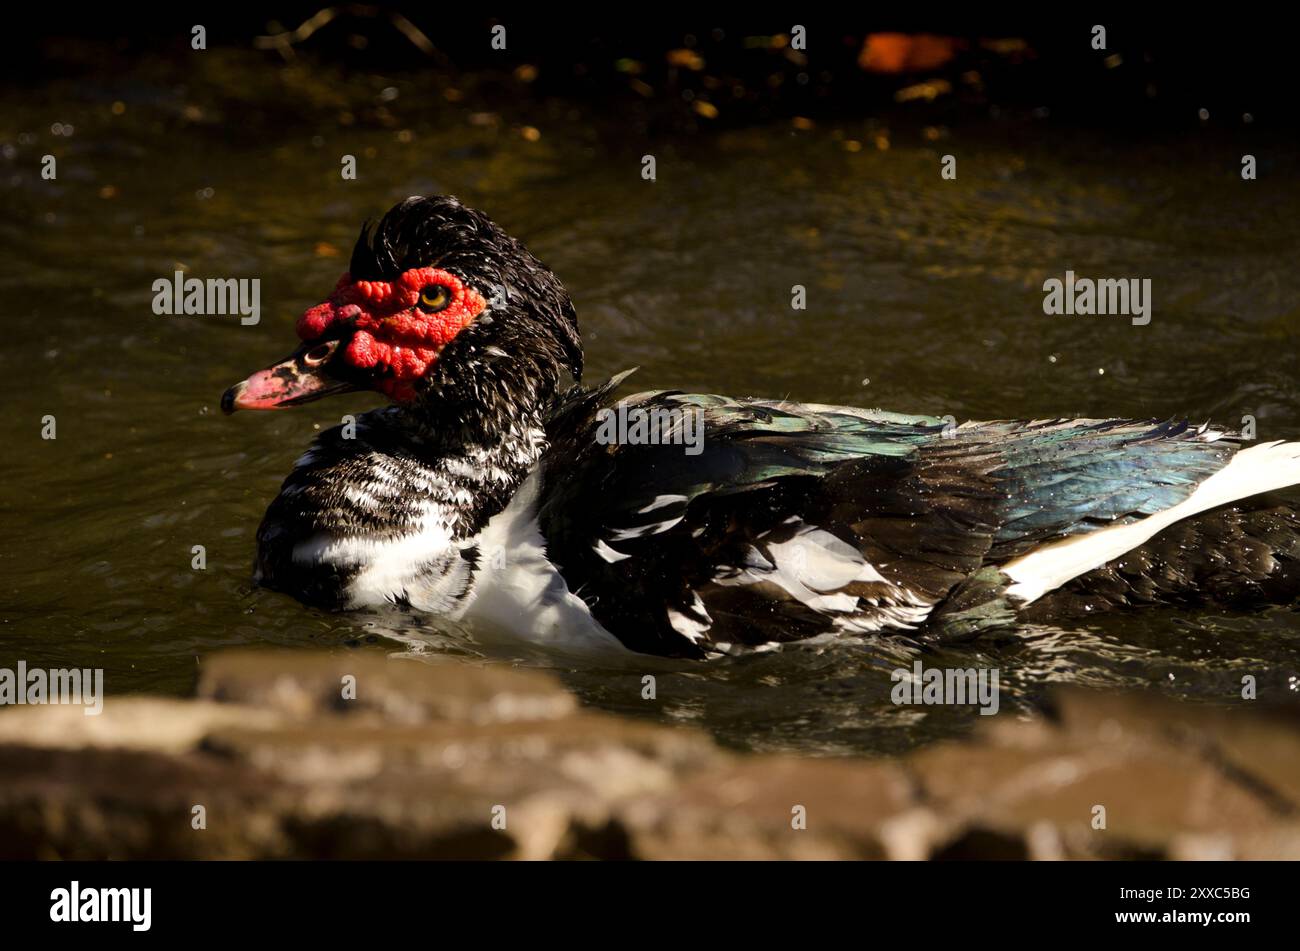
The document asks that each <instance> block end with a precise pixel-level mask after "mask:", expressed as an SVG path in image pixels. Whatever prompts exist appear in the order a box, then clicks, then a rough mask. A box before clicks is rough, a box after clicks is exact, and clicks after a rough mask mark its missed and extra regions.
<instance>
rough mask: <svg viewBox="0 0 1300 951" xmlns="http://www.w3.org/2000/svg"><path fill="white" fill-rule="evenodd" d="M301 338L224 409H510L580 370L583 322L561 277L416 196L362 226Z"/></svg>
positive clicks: (467, 215) (465, 211)
mask: <svg viewBox="0 0 1300 951" xmlns="http://www.w3.org/2000/svg"><path fill="white" fill-rule="evenodd" d="M297 331H298V336H299V337H300V338H301V339H302V341H303V343H302V345H301V346H300V347H299V348H298V349H297V350H295V351H294V352H293V353H292V354H291V355H290V356H288V357H286V358H285V359H284V360H281V361H280V362H278V363H275V364H273V365H272V366H269V367H267V368H266V369H265V370H259V371H258V372H256V373H254V374H253V375H252V376H250V377H249V378H248V379H246V380H244V381H243V382H242V383H237V384H235V385H234V386H232V387H231V388H230V389H228V390H227V391H226V392H225V395H224V396H222V398H221V408H222V409H223V410H224V411H225V412H227V413H233V412H234V411H235V410H237V409H283V408H286V407H290V406H298V405H300V404H302V403H308V402H311V401H312V400H316V399H320V398H321V397H323V396H328V395H330V394H333V393H341V392H347V391H350V390H376V391H378V392H380V393H384V394H386V395H387V396H388V397H389V398H391V399H392V400H394V401H397V402H400V403H414V404H418V403H419V402H420V401H421V400H442V401H444V402H450V403H452V404H457V403H460V404H465V403H472V402H476V401H477V402H480V403H481V402H484V401H491V402H493V403H497V404H501V405H502V406H503V407H508V404H509V403H510V402H511V401H512V400H513V401H516V402H519V403H521V404H528V403H531V402H536V401H538V400H541V399H544V398H546V397H548V396H549V395H550V393H551V392H553V391H554V388H555V386H556V383H557V382H558V380H559V378H560V376H561V374H562V372H563V371H565V370H567V371H568V372H569V373H571V374H572V375H573V376H574V377H575V378H577V377H579V376H581V373H582V343H581V340H580V338H579V336H578V320H577V315H576V313H575V312H574V309H573V303H572V302H571V301H570V300H569V295H568V293H567V292H566V291H565V290H564V286H563V285H562V284H561V283H560V281H559V279H558V278H556V276H555V275H554V274H552V273H551V271H550V269H549V268H547V267H546V266H545V265H543V264H542V263H541V262H540V261H538V260H537V258H535V257H533V255H532V254H531V253H530V252H529V251H528V249H527V248H525V247H524V246H523V245H522V244H520V243H519V242H518V241H516V240H515V239H514V238H512V237H510V236H509V235H508V234H506V233H505V232H504V231H502V230H501V229H500V228H499V227H498V226H497V225H496V224H495V223H494V222H493V221H492V220H491V219H490V218H488V217H487V216H486V215H484V214H482V213H481V212H478V211H475V210H474V209H472V208H467V207H466V206H464V205H462V204H461V203H460V202H459V201H457V200H456V199H455V198H452V197H450V196H439V197H432V198H418V197H417V198H408V199H406V201H403V202H401V203H400V204H398V205H396V206H394V207H393V208H392V209H391V210H390V211H389V212H388V213H387V214H386V215H384V216H383V218H381V219H380V220H379V222H378V223H377V224H374V225H373V226H370V225H367V226H365V227H363V228H362V229H361V236H360V237H359V238H358V239H357V244H356V248H355V249H354V250H353V252H352V262H351V265H350V267H349V269H348V271H347V273H345V274H344V275H343V276H342V277H340V278H339V281H338V283H337V284H336V285H335V287H334V290H333V292H332V293H331V294H330V295H329V297H328V298H327V299H326V300H325V301H324V303H321V304H317V305H316V306H315V307H311V308H309V309H308V310H307V311H306V312H305V313H304V314H303V315H302V316H301V317H299V318H298V324H297ZM520 408H522V407H520Z"/></svg>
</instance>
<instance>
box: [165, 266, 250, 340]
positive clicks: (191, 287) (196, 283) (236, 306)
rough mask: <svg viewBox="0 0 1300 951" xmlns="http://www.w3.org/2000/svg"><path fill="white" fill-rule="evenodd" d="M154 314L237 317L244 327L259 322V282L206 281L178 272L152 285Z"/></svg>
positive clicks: (217, 279) (216, 278)
mask: <svg viewBox="0 0 1300 951" xmlns="http://www.w3.org/2000/svg"><path fill="white" fill-rule="evenodd" d="M153 294H154V297H153V312H154V313H155V314H158V315H159V316H160V317H161V316H167V315H182V314H184V315H187V316H195V317H199V316H202V317H218V316H219V317H225V316H228V315H234V314H238V315H239V322H240V323H241V324H243V325H244V326H245V327H248V326H251V325H253V324H256V323H257V322H258V321H259V320H261V319H262V281H261V278H256V277H253V278H248V277H239V278H235V277H227V278H218V277H210V278H208V279H207V280H206V281H205V280H202V279H200V278H197V277H189V278H187V277H186V276H185V272H184V271H177V272H176V273H175V274H174V275H173V276H172V278H171V279H170V280H169V279H168V278H165V277H160V278H158V280H156V281H154V282H153Z"/></svg>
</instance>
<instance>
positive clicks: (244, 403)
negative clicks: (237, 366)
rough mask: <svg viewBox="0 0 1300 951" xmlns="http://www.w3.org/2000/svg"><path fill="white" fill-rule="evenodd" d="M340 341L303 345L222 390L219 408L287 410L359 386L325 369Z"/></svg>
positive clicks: (229, 409)
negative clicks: (332, 374)
mask: <svg viewBox="0 0 1300 951" xmlns="http://www.w3.org/2000/svg"><path fill="white" fill-rule="evenodd" d="M342 343H343V341H340V340H326V341H323V342H317V343H306V344H303V345H302V346H301V347H299V348H298V349H297V350H295V351H294V352H293V354H292V355H290V356H288V357H286V358H285V359H284V360H281V361H280V362H279V363H277V364H275V365H274V366H269V367H267V368H266V369H265V370H258V371H257V372H256V373H254V374H253V375H252V376H250V377H249V378H248V379H247V380H245V381H244V382H242V383H236V384H235V385H234V386H232V387H231V388H230V389H228V390H226V392H225V393H224V394H223V395H222V397H221V411H222V412H223V413H226V414H230V413H233V412H234V411H235V410H237V409H287V408H288V407H290V406H300V405H302V404H303V403H310V402H311V401H312V400H318V399H320V398H321V397H323V396H330V395H331V394H334V393H347V392H350V391H352V390H356V389H360V387H358V386H357V385H356V384H353V383H348V382H346V381H344V380H339V379H336V378H335V377H333V376H331V375H330V374H329V372H328V371H327V370H326V366H327V364H328V363H329V362H330V360H331V358H332V357H333V356H334V353H335V351H337V350H338V348H339V346H340V345H341V344H342Z"/></svg>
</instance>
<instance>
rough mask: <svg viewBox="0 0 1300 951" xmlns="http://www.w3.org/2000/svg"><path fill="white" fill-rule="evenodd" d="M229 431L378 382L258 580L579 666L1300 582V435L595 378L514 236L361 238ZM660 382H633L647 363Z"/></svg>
mask: <svg viewBox="0 0 1300 951" xmlns="http://www.w3.org/2000/svg"><path fill="white" fill-rule="evenodd" d="M296 329H297V336H298V338H299V341H300V344H299V346H298V347H297V349H296V350H294V352H293V353H292V354H291V355H289V356H288V357H287V358H285V359H283V360H280V361H278V362H276V363H274V364H272V365H271V366H269V367H267V368H266V369H263V370H259V371H258V372H256V373H253V374H252V375H251V376H249V377H248V378H247V379H245V380H243V381H242V382H240V383H237V384H235V385H234V386H232V387H230V388H229V389H228V390H227V391H226V392H225V394H224V395H223V397H222V402H221V405H222V409H223V411H224V412H225V413H226V414H231V413H234V412H235V411H237V410H280V409H286V408H290V407H296V406H301V405H304V404H306V403H309V402H312V401H315V400H319V399H323V398H326V397H331V396H335V395H339V394H344V393H349V392H355V391H371V392H375V393H379V394H382V395H383V396H384V397H387V402H386V405H384V406H382V407H381V408H378V409H374V410H371V411H369V412H365V413H361V414H359V415H355V416H352V415H350V416H345V417H344V421H343V423H341V424H340V425H338V426H335V427H333V428H331V429H328V430H325V431H323V432H321V434H320V435H319V436H317V437H316V439H315V441H314V442H312V443H311V445H310V447H309V448H308V449H307V451H306V452H305V453H304V454H303V455H302V456H301V458H299V459H298V461H297V463H296V464H295V465H294V467H293V469H292V471H291V472H290V473H289V475H288V477H287V478H286V479H285V480H284V483H283V485H282V486H281V488H280V492H279V494H278V495H277V496H276V497H275V499H274V500H273V501H272V502H271V504H270V506H269V508H268V509H267V511H266V515H265V517H264V518H263V520H262V523H261V525H260V527H259V528H258V531H257V538H256V542H257V552H256V559H255V565H254V580H255V582H256V583H257V584H258V585H260V586H262V587H265V588H269V589H272V590H274V591H278V592H281V593H283V594H287V595H291V596H293V597H295V598H297V599H298V600H299V601H301V602H303V603H304V604H307V605H311V606H316V607H320V608H325V609H328V610H340V611H341V610H360V609H365V610H396V611H399V612H410V613H414V614H419V615H421V616H425V615H432V616H435V617H437V618H440V619H445V620H447V621H448V622H451V623H455V624H463V625H467V626H469V627H471V628H473V627H475V626H483V627H485V628H490V629H492V630H495V631H498V632H505V633H506V634H507V635H508V636H510V637H512V638H517V639H519V641H520V642H522V643H526V644H529V645H533V646H538V647H542V648H554V649H556V650H561V651H577V652H586V651H592V652H602V651H604V652H618V653H623V654H626V653H627V652H632V653H633V654H639V655H655V656H657V657H663V658H682V659H694V660H706V659H710V658H716V657H721V656H735V655H744V654H750V653H756V652H763V651H772V650H780V649H783V648H788V647H793V646H797V645H828V644H831V643H836V642H841V641H843V642H853V641H855V640H856V641H858V642H862V641H863V640H865V639H870V638H873V637H876V638H879V637H900V638H906V639H909V640H910V641H911V642H913V643H920V644H925V643H947V642H963V641H968V640H972V639H975V638H979V637H986V636H991V635H994V634H996V632H1004V633H1005V632H1007V631H1009V630H1014V628H1015V626H1016V625H1017V624H1022V623H1029V622H1034V621H1037V620H1041V619H1044V618H1049V617H1055V616H1059V615H1066V614H1068V615H1071V616H1088V615H1093V614H1096V613H1100V612H1104V611H1112V610H1121V609H1131V608H1137V607H1155V606H1158V605H1192V604H1202V603H1215V604H1224V605H1231V606H1243V607H1253V606H1258V605H1263V604H1282V603H1289V602H1290V601H1292V600H1293V599H1294V598H1295V597H1296V595H1297V594H1298V593H1300V518H1298V517H1297V513H1296V511H1295V509H1294V507H1293V506H1292V505H1291V504H1289V503H1287V502H1286V501H1285V500H1281V499H1279V498H1277V497H1275V496H1274V495H1273V493H1276V492H1278V491H1279V490H1282V489H1285V488H1286V487H1288V486H1292V485H1294V484H1296V483H1297V482H1300V443H1297V442H1285V441H1275V442H1262V443H1257V444H1252V441H1251V440H1248V439H1245V438H1243V436H1242V435H1240V434H1238V433H1236V432H1233V431H1231V430H1229V429H1227V428H1222V427H1216V426H1213V425H1211V424H1209V423H1200V424H1195V423H1191V422H1189V421H1187V420H1186V419H1169V420H1162V419H1110V418H1097V419H1076V418H1066V417H1062V418H1052V419H1020V420H1016V419H1006V420H993V421H967V422H962V423H960V424H958V423H956V421H955V419H954V418H953V417H951V416H946V417H945V416H932V415H909V414H904V413H895V412H886V411H883V410H877V409H859V408H854V407H846V406H834V405H824V404H816V403H796V402H790V401H788V400H772V399H761V398H730V397H726V396H720V395H711V394H699V393H688V392H682V391H677V390H655V391H648V392H640V393H635V394H632V395H628V396H625V397H621V398H620V397H619V396H618V395H617V394H618V392H619V391H620V390H621V389H622V387H623V384H624V382H625V380H626V378H627V373H622V374H619V375H617V376H615V377H613V378H612V379H609V380H606V381H603V382H601V383H599V384H596V385H587V384H585V383H584V382H583V380H582V373H583V345H582V338H581V336H580V334H579V329H578V319H577V312H576V308H575V305H574V302H573V301H572V300H571V298H570V296H569V294H568V293H567V291H566V290H565V287H564V285H563V284H562V283H561V282H560V280H559V278H558V277H557V276H556V275H555V274H554V273H553V272H552V271H551V269H550V268H548V267H546V266H545V265H544V264H543V263H542V262H541V261H540V260H538V258H537V257H535V256H534V255H533V254H532V253H531V252H530V251H529V250H528V249H527V248H526V247H525V246H524V245H523V244H522V243H521V242H520V241H518V240H517V239H515V238H514V237H512V236H510V235H509V234H507V233H506V232H505V231H504V230H503V229H502V228H501V227H499V226H498V225H497V224H496V223H495V222H494V221H493V220H492V219H490V218H489V217H488V216H487V215H485V214H483V213H482V212H480V211H477V210H475V209H473V208H470V207H469V206H467V205H465V204H463V203H462V202H460V201H459V200H458V199H456V198H454V197H451V196H415V197H411V198H408V199H406V200H404V201H402V202H400V203H398V204H397V205H395V206H394V207H393V208H392V209H390V210H389V211H388V212H387V213H385V214H384V215H383V216H382V217H380V218H379V219H378V220H377V221H372V222H367V223H366V224H365V225H363V226H362V229H361V234H360V235H359V237H358V239H357V242H356V245H355V247H354V249H353V251H352V255H351V260H350V262H349V268H348V270H347V272H345V273H344V274H343V275H342V276H341V277H340V278H339V279H338V282H337V283H336V285H335V286H334V289H333V291H332V292H331V293H330V294H329V295H328V297H327V298H326V299H325V300H324V301H323V302H322V303H319V304H316V305H314V306H311V307H309V308H308V309H307V310H306V311H305V312H303V313H302V315H301V317H299V318H298V320H297V327H296ZM629 372H630V371H629Z"/></svg>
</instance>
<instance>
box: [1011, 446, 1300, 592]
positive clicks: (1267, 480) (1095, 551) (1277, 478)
mask: <svg viewBox="0 0 1300 951" xmlns="http://www.w3.org/2000/svg"><path fill="white" fill-rule="evenodd" d="M1297 483H1300V443H1294V442H1270V443H1261V444H1260V445H1258V446H1251V447H1250V448H1249V449H1242V450H1240V451H1239V452H1237V453H1236V455H1234V456H1233V457H1232V458H1231V459H1230V460H1229V461H1228V464H1227V465H1226V466H1224V467H1223V468H1222V469H1220V470H1219V471H1218V472H1216V473H1214V475H1212V476H1210V477H1209V478H1208V479H1206V480H1205V481H1204V482H1202V483H1201V484H1200V485H1198V486H1197V487H1196V491H1194V492H1193V493H1192V494H1191V495H1189V496H1188V497H1187V498H1185V499H1183V501H1181V502H1179V503H1178V504H1177V505H1175V506H1173V507H1171V508H1167V509H1165V510H1164V511H1163V512H1156V513H1155V514H1153V515H1148V516H1147V517H1146V518H1144V519H1142V520H1140V521H1137V522H1131V523H1129V524H1127V525H1110V526H1107V527H1106V528H1101V529H1098V530H1097V531H1095V532H1090V533H1088V534H1087V535H1074V536H1072V537H1070V538H1064V539H1062V540H1060V541H1057V542H1052V543H1051V544H1049V545H1043V546H1042V547H1041V548H1035V549H1034V550H1033V551H1030V552H1027V553H1026V554H1024V555H1021V556H1020V557H1019V558H1016V559H1015V560H1013V561H1009V562H1007V563H1006V564H1005V565H1003V566H1002V572H1003V573H1004V574H1005V575H1006V576H1007V577H1009V578H1010V579H1011V580H1012V581H1013V582H1014V584H1012V585H1011V586H1010V587H1009V588H1007V594H1008V595H1011V596H1013V597H1016V598H1018V599H1020V600H1021V601H1022V602H1024V603H1026V604H1027V603H1029V602H1030V601H1035V600H1037V599H1038V598H1040V597H1042V596H1043V595H1044V594H1046V593H1047V592H1048V591H1051V590H1053V589H1054V588H1058V587H1060V586H1061V585H1063V584H1065V583H1066V582H1067V581H1069V580H1070V579H1071V578H1077V577H1078V576H1079V575H1081V574H1084V573H1086V572H1089V571H1092V570H1093V569H1094V568H1100V567H1101V566H1102V565H1104V564H1106V563H1107V562H1109V561H1113V560H1114V559H1116V558H1118V557H1119V556H1120V555H1122V554H1124V553H1125V552H1127V551H1132V550H1133V549H1134V548H1137V547H1138V546H1139V545H1142V544H1145V543H1146V542H1147V541H1148V540H1150V539H1151V537H1152V536H1154V535H1155V534H1156V533H1157V532H1159V531H1161V530H1162V529H1165V528H1168V527H1169V526H1170V525H1172V524H1174V522H1177V521H1181V520H1182V519H1185V518H1188V517H1189V516H1192V515H1197V514H1199V513H1201V512H1205V511H1208V510H1209V509H1212V508H1217V507H1218V506H1220V505H1227V504H1228V503H1229V502H1235V501H1237V500H1238V499H1244V498H1248V497H1250V496H1252V495H1259V494H1260V493H1261V492H1273V491H1275V490H1277V489H1283V488H1286V487H1287V486H1289V485H1295V484H1297Z"/></svg>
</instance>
